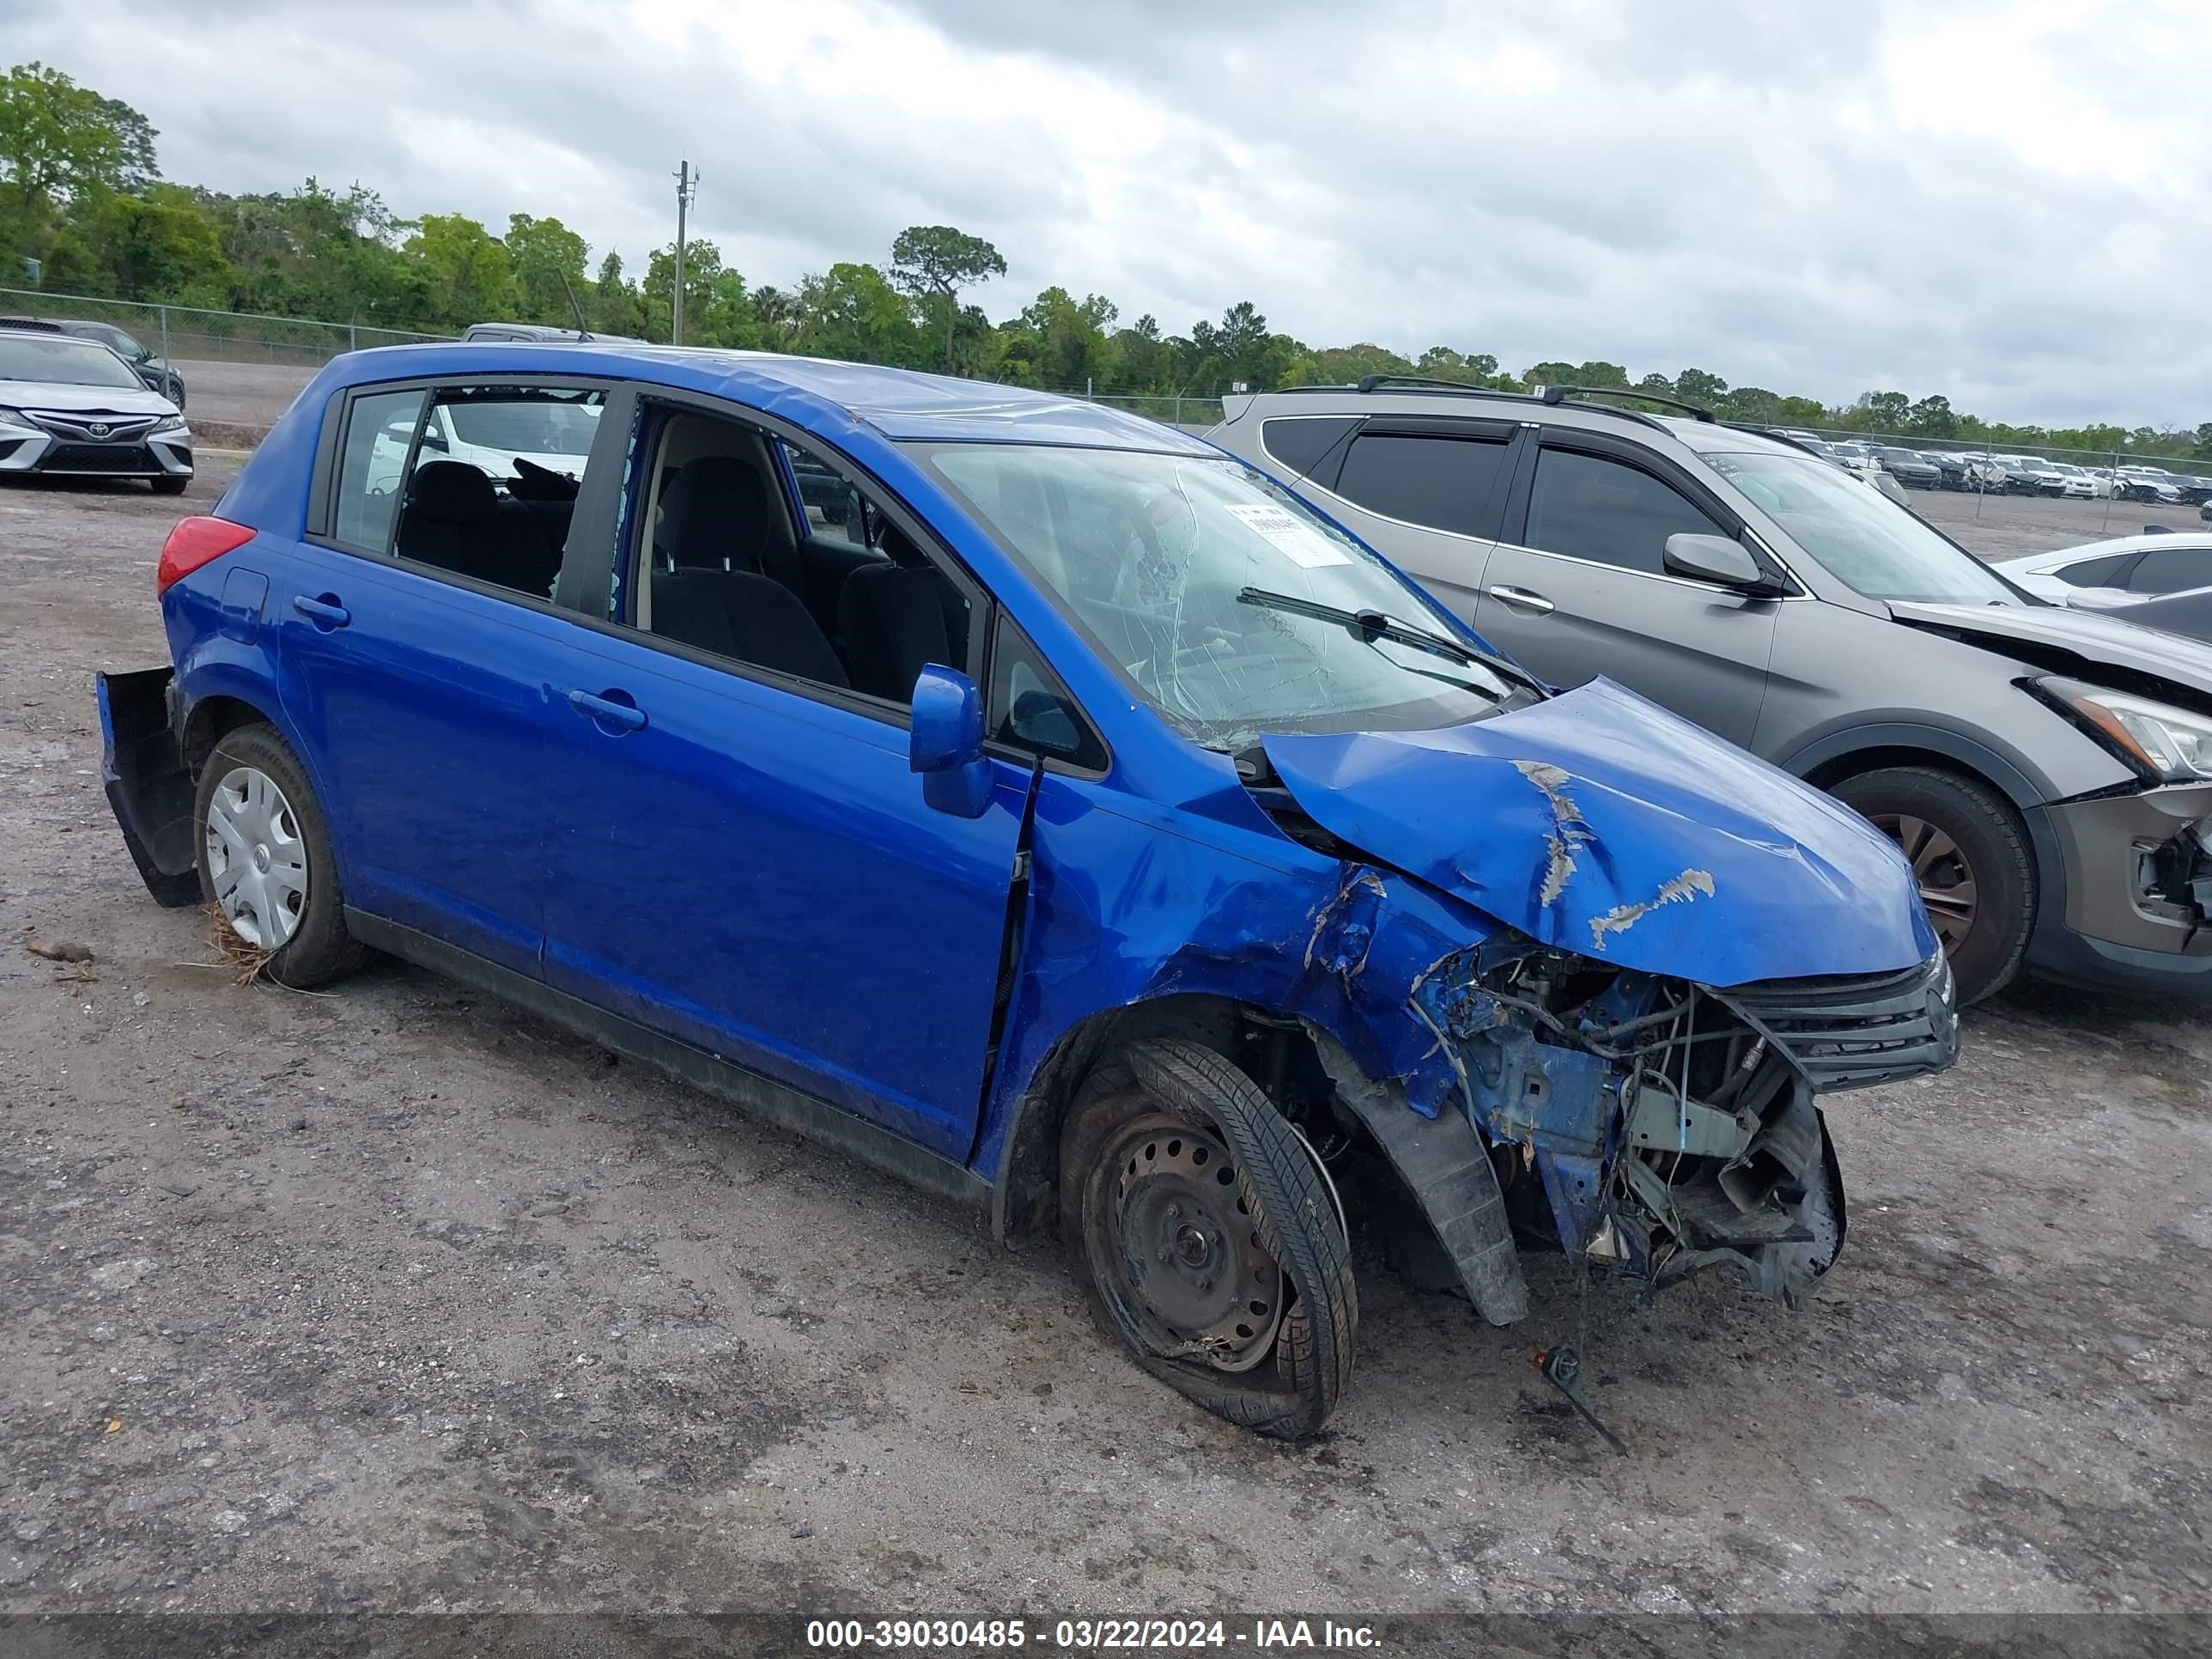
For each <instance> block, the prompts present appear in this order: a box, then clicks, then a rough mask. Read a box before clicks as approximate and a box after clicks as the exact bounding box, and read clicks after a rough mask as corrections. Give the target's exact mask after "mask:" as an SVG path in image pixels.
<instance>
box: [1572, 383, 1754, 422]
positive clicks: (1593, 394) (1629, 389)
mask: <svg viewBox="0 0 2212 1659" xmlns="http://www.w3.org/2000/svg"><path fill="white" fill-rule="evenodd" d="M1536 395H1537V396H1538V397H1540V398H1542V399H1543V400H1544V401H1545V402H1546V403H1547V404H1553V405H1557V404H1563V403H1565V402H1566V400H1567V399H1568V398H1571V397H1574V398H1635V399H1636V400H1637V401H1638V403H1646V404H1665V405H1666V406H1667V407H1668V408H1669V409H1679V410H1681V411H1682V412H1683V413H1684V414H1685V415H1687V416H1689V417H1690V418H1691V419H1692V420H1693V421H1702V422H1705V424H1706V425H1707V426H1711V424H1712V423H1713V411H1712V410H1710V409H1707V408H1706V407H1705V405H1704V404H1686V403H1684V402H1683V401H1682V400H1681V399H1680V398H1669V397H1668V396H1667V395H1666V394H1665V393H1664V392H1646V391H1645V390H1644V388H1643V387H1641V386H1543V387H1540V388H1539V389H1538V391H1537V392H1536ZM1623 412H1625V413H1629V414H1633V413H1634V412H1635V411H1634V410H1626V411H1623Z"/></svg>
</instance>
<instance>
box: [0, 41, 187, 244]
mask: <svg viewBox="0 0 2212 1659" xmlns="http://www.w3.org/2000/svg"><path fill="white" fill-rule="evenodd" d="M154 139H155V131H154V129H153V128H152V127H151V126H150V125H148V124H147V120H146V118H145V117H144V116H143V115H141V114H139V113H138V112H137V110H134V109H132V108H131V106H129V105H128V104H125V103H122V102H119V101H118V100H115V99H112V98H103V97H101V96H100V94H98V93H96V92H94V91H93V90H92V89H91V88H88V87H81V86H79V85H77V83H76V82H75V81H73V80H71V79H70V77H69V76H66V75H64V74H63V73H62V72H61V71H60V70H53V69H48V68H47V67H46V65H45V64H39V63H29V64H16V65H15V68H13V69H11V70H9V71H8V73H7V75H6V76H4V77H0V185H4V186H5V197H4V201H5V208H4V211H3V212H0V217H4V219H5V221H6V222H5V223H0V233H3V234H6V235H7V236H8V237H9V240H10V241H12V242H13V243H15V245H16V246H21V247H25V248H32V247H40V246H44V245H45V243H46V239H47V237H48V235H49V234H50V233H49V229H48V226H49V222H50V221H51V220H52V217H53V216H54V215H55V214H56V212H57V211H58V210H61V209H63V208H64V207H66V206H68V205H70V204H75V203H76V202H78V201H79V200H81V199H82V197H85V196H86V195H87V194H88V193H97V192H99V191H121V190H126V189H130V188H132V187H143V185H147V184H149V183H151V182H152V180H153V178H154Z"/></svg>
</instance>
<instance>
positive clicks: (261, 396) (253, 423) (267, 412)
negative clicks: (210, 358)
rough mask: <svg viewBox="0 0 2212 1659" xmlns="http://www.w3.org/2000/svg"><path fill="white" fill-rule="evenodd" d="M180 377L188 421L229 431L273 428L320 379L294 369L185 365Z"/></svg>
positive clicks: (256, 365)
mask: <svg viewBox="0 0 2212 1659" xmlns="http://www.w3.org/2000/svg"><path fill="white" fill-rule="evenodd" d="M177 372H178V373H179V374H181V375H183V376H184V377H185V416H186V418H187V419H189V420H190V421H191V422H195V423H197V424H204V423H206V422H221V423H222V425H225V426H248V427H265V426H268V425H270V423H271V422H274V421H275V420H276V417H277V416H279V415H282V414H283V412H284V411H285V410H287V409H289V408H290V407H291V406H292V399H293V398H296V397H298V396H299V395H300V388H301V386H305V385H307V382H308V381H310V380H313V379H314V378H315V371H314V370H313V369H312V368H301V367H298V366H296V365H294V364H291V363H218V362H204V361H203V362H191V361H180V362H179V363H178V364H177Z"/></svg>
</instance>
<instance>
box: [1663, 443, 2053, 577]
mask: <svg viewBox="0 0 2212 1659" xmlns="http://www.w3.org/2000/svg"><path fill="white" fill-rule="evenodd" d="M1698 459H1699V460H1701V461H1703V462H1704V463H1705V465H1707V466H1709V467H1711V468H1712V470H1713V471H1715V472H1717V473H1718V474H1720V476H1721V477H1723V478H1726V479H1727V480H1728V481H1729V483H1732V484H1734V485H1735V487H1736V488H1737V489H1739V490H1741V491H1742V492H1743V494H1744V495H1746V496H1747V497H1748V498H1749V499H1750V500H1751V501H1753V502H1754V503H1755V504H1757V505H1758V506H1759V507H1760V508H1761V509H1763V510H1764V511H1765V513H1766V514H1767V516H1769V517H1770V518H1771V519H1773V520H1774V521H1775V522H1776V523H1778V524H1779V525H1780V526H1782V527H1783V528H1784V530H1786V531H1788V532H1790V538H1791V539H1792V540H1793V541H1795V542H1796V544H1798V546H1800V547H1802V548H1803V549H1804V550H1805V551H1806V552H1808V553H1809V554H1810V555H1812V556H1813V557H1814V558H1816V559H1818V560H1819V561H1820V563H1821V564H1822V566H1823V567H1825V568H1826V570H1827V571H1828V573H1829V574H1831V575H1832V576H1834V577H1835V578H1836V580H1838V581H1840V582H1842V583H1844V585H1845V586H1848V587H1850V589H1851V590H1852V591H1853V592H1858V593H1863V594H1864V595H1865V596H1866V597H1867V598H1869V599H1896V600H1899V601H1903V602H1914V601H1917V602H1919V603H1923V604H1929V605H2017V604H2019V603H2020V596H2019V595H2018V594H2017V593H2016V592H2015V591H2014V590H2013V588H2012V587H2011V586H2009V585H2008V584H2007V583H2006V582H2005V580H2003V579H2002V577H1999V576H1996V575H1994V574H1991V573H1990V571H1989V570H1988V569H1987V568H1984V566H1983V564H1982V563H1981V562H1980V561H1979V560H1978V559H1976V558H1975V557H1974V556H1973V555H1972V554H1971V553H1969V552H1967V551H1966V550H1965V549H1964V548H1961V547H1959V546H1956V545H1954V544H1953V543H1951V542H1948V541H1946V540H1945V539H1944V538H1942V536H1940V535H1938V534H1937V533H1936V532H1935V531H1933V530H1931V529H1929V527H1928V526H1926V525H1925V524H1923V523H1922V522H1921V521H1920V520H1918V519H1917V518H1915V517H1914V516H1913V515H1912V513H1911V512H1910V511H1909V510H1908V509H1906V508H1905V507H1899V506H1898V505H1897V504H1896V503H1895V502H1893V501H1890V500H1888V499H1887V497H1885V496H1882V495H1879V494H1877V493H1876V492H1875V491H1874V490H1871V489H1868V488H1867V487H1866V486H1865V485H1864V484H1863V483H1859V482H1858V481H1857V479H1854V478H1851V477H1848V476H1846V475H1845V474H1844V473H1841V472H1838V471H1836V470H1835V469H1834V468H1832V467H1826V466H1822V465H1820V463H1818V462H1817V461H1808V460H1806V459H1802V457H1800V456H1796V455H1770V454H1758V453H1741V454H1706V453H1702V452H1701V453H1699V456H1698Z"/></svg>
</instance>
